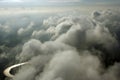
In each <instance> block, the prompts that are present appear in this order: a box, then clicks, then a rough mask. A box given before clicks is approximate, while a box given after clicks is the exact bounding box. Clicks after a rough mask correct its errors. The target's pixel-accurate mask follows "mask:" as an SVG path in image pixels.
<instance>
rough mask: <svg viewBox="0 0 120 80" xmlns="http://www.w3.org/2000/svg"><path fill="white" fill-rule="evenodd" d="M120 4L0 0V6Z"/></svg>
mask: <svg viewBox="0 0 120 80" xmlns="http://www.w3.org/2000/svg"><path fill="white" fill-rule="evenodd" d="M83 3H84V4H119V3H120V0H0V6H13V5H17V6H26V5H29V6H33V5H39V6H41V5H79V4H83Z"/></svg>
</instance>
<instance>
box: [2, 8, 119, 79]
mask: <svg viewBox="0 0 120 80" xmlns="http://www.w3.org/2000/svg"><path fill="white" fill-rule="evenodd" d="M119 13H120V12H119V11H114V10H106V11H94V12H93V13H92V15H91V16H89V17H88V16H81V15H79V14H78V15H76V16H74V15H70V16H69V15H66V16H65V15H64V16H58V15H57V16H51V17H49V18H46V19H44V20H43V21H42V22H43V23H42V24H41V25H40V26H37V25H36V23H35V21H29V23H26V25H27V27H19V28H17V29H16V36H17V37H18V38H22V39H21V40H20V42H19V44H15V46H14V48H13V47H11V48H12V52H13V51H17V50H18V49H19V52H20V53H18V52H16V54H15V56H14V58H12V59H13V61H12V62H13V63H15V62H14V60H17V61H18V62H24V61H25V62H26V61H28V62H29V63H30V64H29V65H26V66H23V67H21V68H20V69H18V70H16V71H17V73H16V74H15V77H14V78H13V80H119V78H120V77H119V75H120V74H119V73H120V71H119V69H120V68H119V67H120V63H119V62H120V54H119V53H120V50H119V48H120V35H119V28H120V25H119V22H120V16H119ZM0 28H1V30H2V31H3V33H11V32H12V29H8V28H9V27H2V26H0ZM6 28H7V29H6ZM6 30H7V31H6ZM5 39H6V38H5ZM8 41H9V40H8ZM6 44H7V43H6ZM2 47H7V46H1V49H3V48H2ZM8 49H9V48H8ZM3 52H5V51H3ZM6 54H7V53H2V54H1V55H0V57H1V58H7V57H8V56H7V55H6Z"/></svg>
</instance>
